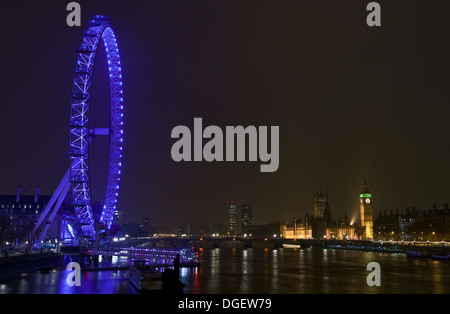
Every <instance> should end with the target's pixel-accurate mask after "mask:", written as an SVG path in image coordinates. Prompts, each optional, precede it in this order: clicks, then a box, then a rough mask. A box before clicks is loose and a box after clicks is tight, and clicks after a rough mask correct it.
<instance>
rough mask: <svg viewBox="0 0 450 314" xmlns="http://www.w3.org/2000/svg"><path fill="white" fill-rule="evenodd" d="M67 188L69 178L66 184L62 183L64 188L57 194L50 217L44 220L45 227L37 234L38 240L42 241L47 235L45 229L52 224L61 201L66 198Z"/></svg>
mask: <svg viewBox="0 0 450 314" xmlns="http://www.w3.org/2000/svg"><path fill="white" fill-rule="evenodd" d="M69 188H70V182H69V180H67V182H66V185H64V188H63V190H62V192H61V194H60V195H59V197H58V201H57V202H56V205H55V207H54V208H53V211H52V213H51V215H50V217H49V218H48V220H47V221H46V225H45V229H44V231H43V232H41V234H40V236H39V241H43V240H44V239H45V236H46V235H47V231H48V229H49V228H50V225H51V224H52V222H53V220H54V219H55V216H56V213H57V212H58V211H59V208H60V207H61V204H62V202H63V201H64V199H65V198H66V195H67V192H68V191H69Z"/></svg>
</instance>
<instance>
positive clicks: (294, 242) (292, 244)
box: [283, 240, 301, 249]
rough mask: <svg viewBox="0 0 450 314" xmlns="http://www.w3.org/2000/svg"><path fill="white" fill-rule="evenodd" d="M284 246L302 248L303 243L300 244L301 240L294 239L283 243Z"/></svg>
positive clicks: (286, 247)
mask: <svg viewBox="0 0 450 314" xmlns="http://www.w3.org/2000/svg"><path fill="white" fill-rule="evenodd" d="M283 248H284V249H300V248H301V245H300V242H298V241H295V240H294V241H288V242H285V243H283Z"/></svg>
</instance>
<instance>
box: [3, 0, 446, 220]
mask: <svg viewBox="0 0 450 314" xmlns="http://www.w3.org/2000/svg"><path fill="white" fill-rule="evenodd" d="M68 2H69V1H66V2H65V1H56V0H53V1H39V2H38V1H31V0H26V1H24V0H21V1H14V2H13V1H9V2H7V3H3V4H2V9H1V11H0V39H1V49H0V57H1V60H2V65H1V67H0V82H1V85H0V94H1V102H2V104H1V106H0V134H1V142H2V146H1V147H2V148H1V153H0V161H1V162H0V193H1V194H14V193H15V190H16V186H17V185H22V186H23V187H24V188H25V187H27V186H29V185H30V184H31V183H32V182H33V181H34V180H35V179H36V178H38V177H39V176H40V175H42V174H43V173H45V171H46V170H48V169H49V168H50V167H51V166H52V165H54V164H55V163H56V162H57V161H58V160H59V159H60V158H61V157H62V156H63V155H64V154H65V153H66V152H67V149H68V146H69V143H68V141H69V138H68V132H69V129H68V122H69V114H70V99H69V96H70V93H71V84H72V76H73V74H72V71H73V69H74V67H75V60H76V49H77V47H78V45H79V44H80V41H81V32H82V30H83V29H85V25H86V22H87V20H88V19H89V17H90V16H91V15H93V14H104V15H108V16H109V17H110V19H111V21H112V23H113V26H114V29H115V32H116V36H117V39H118V42H119V49H120V53H121V61H122V65H123V73H124V88H125V91H124V94H125V144H124V145H125V148H124V166H123V172H122V174H123V176H122V186H121V193H120V199H119V206H120V207H121V208H122V209H123V210H124V220H125V221H128V222H129V221H139V220H140V219H141V218H142V217H143V216H147V217H149V218H150V222H151V224H153V225H160V226H168V227H175V226H176V225H177V224H179V223H192V224H194V225H197V224H200V223H206V222H223V223H225V221H226V205H225V201H226V200H227V198H228V194H229V193H233V196H234V201H235V202H236V204H237V205H238V206H240V205H241V204H243V203H249V204H251V205H252V206H253V219H254V222H255V223H266V222H269V221H271V220H278V219H284V220H291V219H292V218H294V217H303V216H304V215H305V214H306V213H309V214H311V213H312V195H313V192H314V191H315V190H317V189H319V188H322V190H328V192H329V197H330V207H331V210H332V213H333V217H334V218H337V217H339V216H343V214H344V212H345V211H346V212H347V214H348V215H349V216H350V217H358V215H359V214H358V211H359V209H358V206H359V203H358V196H359V192H360V190H361V184H362V182H363V179H364V178H366V179H367V182H368V184H369V188H370V190H371V192H372V194H373V201H374V211H375V212H376V213H378V211H379V210H381V211H384V210H388V211H389V210H390V209H394V210H395V209H396V208H398V209H399V210H404V209H405V208H406V207H410V206H416V207H418V208H422V209H428V208H429V207H430V206H431V205H432V204H438V206H442V205H443V203H446V202H450V180H449V179H448V178H449V177H450V164H449V162H448V158H449V153H450V149H449V147H450V137H449V123H448V117H449V115H450V109H449V104H450V96H449V86H450V61H449V60H450V44H449V43H450V41H449V30H450V19H449V18H448V12H449V10H450V2H449V1H448V0H442V1H438V0H436V1H432V2H430V1H379V3H380V4H381V9H382V16H381V22H382V26H381V27H375V28H374V27H372V28H371V27H368V26H367V25H366V16H367V14H368V12H367V11H366V5H367V3H368V2H369V1H361V0H352V1H350V0H347V1H334V0H333V1H331V0H330V1H313V0H311V1H300V0H295V1H293V0H290V1H287V0H280V1H261V0H258V1H257V0H246V1H231V0H227V1H223V0H219V1H197V0H192V1H175V0H171V1H149V0H147V1H131V0H127V1H78V2H79V3H80V5H81V10H82V27H69V26H67V25H66V16H67V14H68V12H67V11H66V5H67V3H68ZM101 62H104V54H103V57H102V55H101V54H100V55H99V56H98V59H97V64H101ZM96 67H97V68H96V72H95V80H94V96H95V98H94V99H93V103H91V106H92V107H95V106H97V107H96V108H97V111H96V112H97V115H101V114H99V113H98V112H101V108H103V107H105V106H106V105H108V102H105V101H104V99H105V98H106V97H107V88H108V85H107V81H106V76H105V75H103V74H104V66H103V68H102V65H98V66H97V65H96ZM103 79H104V80H103ZM103 95H106V96H103ZM95 99H97V100H96V101H94V100H95ZM102 106H103V107H102ZM194 117H201V118H203V124H204V126H207V125H218V126H220V127H221V128H223V129H225V126H227V125H232V126H235V125H243V126H248V125H255V126H259V125H268V126H271V125H277V126H279V127H280V167H279V169H278V171H277V172H274V173H260V172H259V165H260V162H213V163H208V162H184V163H183V162H182V163H176V162H174V161H172V159H171V155H170V150H171V146H172V144H173V143H174V141H175V140H173V139H171V138H170V134H171V130H172V129H173V128H174V127H175V126H177V125H187V126H189V127H190V128H191V129H192V128H193V119H194ZM101 119H102V118H101V117H99V121H100V120H101ZM92 120H94V118H93V119H92ZM99 123H100V122H99ZM67 167H68V160H66V161H64V162H62V163H61V164H60V165H59V166H57V167H56V168H55V169H54V170H53V171H51V172H50V173H49V174H48V175H46V176H45V177H44V179H42V180H41V181H39V185H40V186H41V193H45V194H50V193H52V191H53V189H54V188H55V187H56V185H57V183H58V181H59V179H60V178H61V177H62V175H63V173H64V169H67ZM96 180H97V179H96ZM33 191H34V187H32V188H30V190H29V191H28V193H33ZM358 219H359V218H358Z"/></svg>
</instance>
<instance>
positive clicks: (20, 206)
mask: <svg viewBox="0 0 450 314" xmlns="http://www.w3.org/2000/svg"><path fill="white" fill-rule="evenodd" d="M14 206H15V204H11V206H10V205H9V204H6V205H5V204H2V205H1V207H2V208H14ZM17 208H22V204H19V205H17ZM23 208H25V209H26V208H33V205H23ZM36 208H38V209H39V204H37V205H36Z"/></svg>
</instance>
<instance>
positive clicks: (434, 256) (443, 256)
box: [431, 253, 450, 260]
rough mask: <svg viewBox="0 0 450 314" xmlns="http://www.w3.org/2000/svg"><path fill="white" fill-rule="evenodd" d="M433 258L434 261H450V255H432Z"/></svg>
mask: <svg viewBox="0 0 450 314" xmlns="http://www.w3.org/2000/svg"><path fill="white" fill-rule="evenodd" d="M431 258H434V259H443V260H450V253H447V254H446V255H439V254H437V253H433V254H431Z"/></svg>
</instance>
